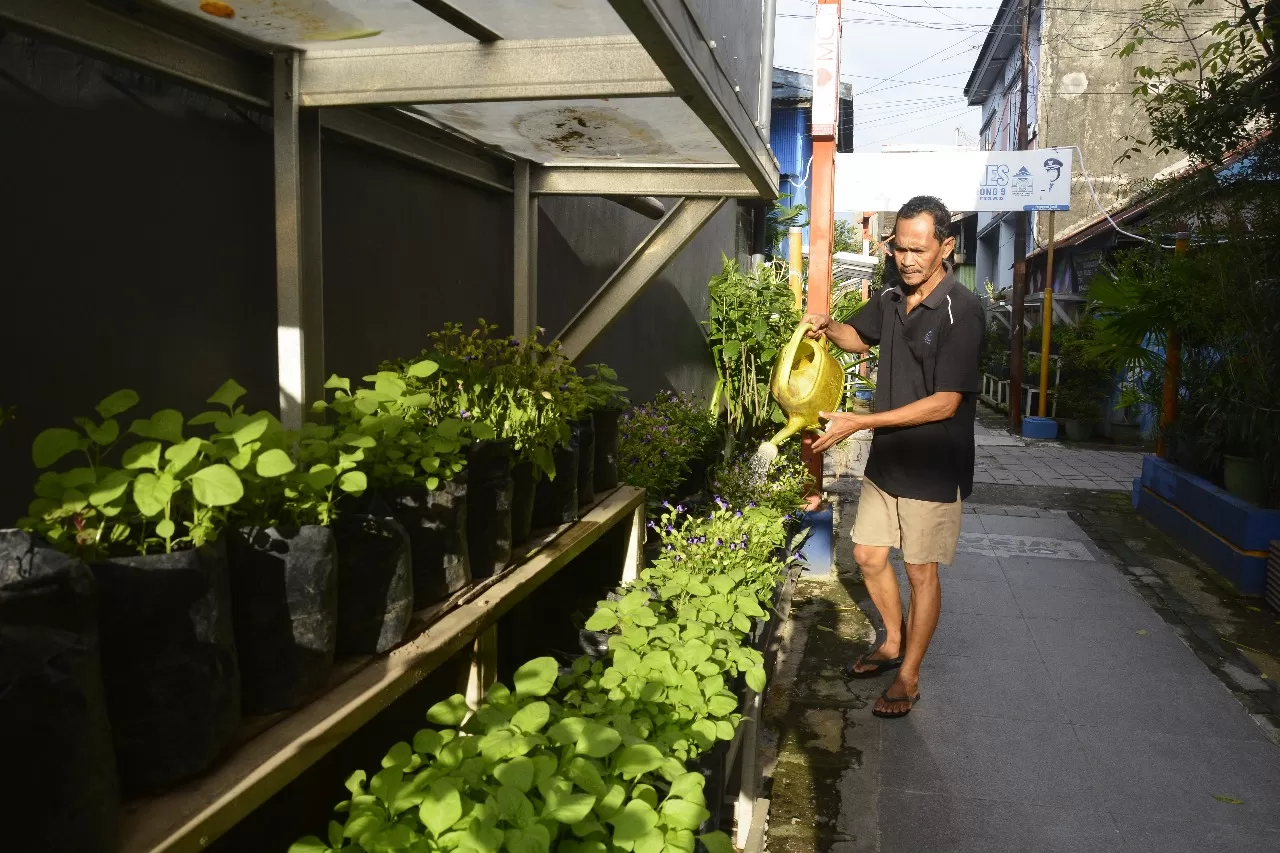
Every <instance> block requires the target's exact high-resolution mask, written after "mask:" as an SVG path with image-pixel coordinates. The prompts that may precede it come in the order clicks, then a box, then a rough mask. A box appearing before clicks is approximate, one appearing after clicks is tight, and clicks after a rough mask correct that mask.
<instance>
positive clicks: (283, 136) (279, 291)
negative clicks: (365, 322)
mask: <svg viewBox="0 0 1280 853" xmlns="http://www.w3.org/2000/svg"><path fill="white" fill-rule="evenodd" d="M297 59H298V55H297V54H296V53H294V52H293V51H282V52H280V53H278V54H276V56H275V60H274V62H275V86H274V96H273V100H274V113H273V119H272V129H273V132H274V135H273V138H274V145H275V201H276V210H275V212H276V352H277V366H278V371H279V377H280V383H279V384H280V422H281V423H282V424H283V425H284V427H285V428H286V429H297V428H299V427H301V426H302V421H303V419H304V418H305V417H306V413H307V412H308V411H309V410H310V408H311V403H312V402H314V401H315V400H318V399H320V397H321V395H322V394H323V385H324V293H323V267H324V263H323V253H322V251H321V242H320V241H321V236H320V235H321V225H322V223H321V218H320V116H319V113H317V112H316V111H315V110H305V111H304V110H301V109H299V106H298V77H299V75H298V61H297Z"/></svg>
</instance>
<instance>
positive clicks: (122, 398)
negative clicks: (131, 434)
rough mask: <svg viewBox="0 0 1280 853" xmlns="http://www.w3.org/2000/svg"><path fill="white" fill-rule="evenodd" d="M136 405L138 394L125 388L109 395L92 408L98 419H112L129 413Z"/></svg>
mask: <svg viewBox="0 0 1280 853" xmlns="http://www.w3.org/2000/svg"><path fill="white" fill-rule="evenodd" d="M136 405H138V393H137V392H136V391H131V390H129V389H128V388H125V389H123V390H120V391H117V392H115V393H114V394H111V395H110V396H108V397H107V398H106V399H105V400H103V401H102V402H101V403H99V404H98V405H96V406H94V407H93V408H94V410H95V411H97V413H98V415H99V417H102V418H114V417H115V416H116V415H119V414H122V413H124V412H127V411H129V410H130V409H132V408H133V407H134V406H136Z"/></svg>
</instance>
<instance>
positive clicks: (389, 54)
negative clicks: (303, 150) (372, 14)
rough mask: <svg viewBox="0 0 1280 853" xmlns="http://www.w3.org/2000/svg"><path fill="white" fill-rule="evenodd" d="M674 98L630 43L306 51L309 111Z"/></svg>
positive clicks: (618, 39)
mask: <svg viewBox="0 0 1280 853" xmlns="http://www.w3.org/2000/svg"><path fill="white" fill-rule="evenodd" d="M673 94H674V90H673V89H672V87H671V84H670V83H668V82H667V78H666V76H665V75H664V74H663V73H662V71H661V70H660V69H659V67H658V65H657V64H656V63H655V62H654V60H653V59H651V58H650V57H649V53H648V52H647V51H646V50H645V48H644V47H643V46H641V44H640V43H639V42H637V41H636V40H635V39H634V38H632V37H630V36H605V37H599V38H578V39H532V40H508V41H499V42H494V43H492V44H437V45H427V46H422V47H384V48H360V49H354V50H352V49H346V50H323V51H318V50H310V51H307V53H306V54H305V55H304V56H303V61H302V104H303V106H308V107H338V106H351V105H360V104H440V103H460V102H465V103H474V102H478V101H534V100H547V99H551V98H555V99H559V98H628V97H669V96H671V95H673Z"/></svg>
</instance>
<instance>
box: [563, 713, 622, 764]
mask: <svg viewBox="0 0 1280 853" xmlns="http://www.w3.org/2000/svg"><path fill="white" fill-rule="evenodd" d="M621 744H622V735H620V734H618V732H617V731H616V730H614V729H611V728H609V727H607V726H602V725H600V724H599V723H593V722H588V723H587V724H586V726H584V727H583V729H582V734H581V735H579V736H578V742H577V744H576V745H575V746H574V751H575V752H576V753H578V754H579V755H588V756H590V757H592V758H604V757H605V756H606V755H609V754H610V753H611V752H613V751H614V750H615V749H617V748H618V747H619V746H620V745H621Z"/></svg>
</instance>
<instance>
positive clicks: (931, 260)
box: [893, 213, 956, 287]
mask: <svg viewBox="0 0 1280 853" xmlns="http://www.w3.org/2000/svg"><path fill="white" fill-rule="evenodd" d="M955 245H956V240H955V238H954V237H948V238H947V239H945V240H943V241H941V242H939V241H938V236H937V235H936V234H934V232H933V217H932V216H930V215H929V214H927V213H922V214H920V215H919V216H916V217H913V218H911V219H901V218H899V219H898V221H897V224H896V225H895V226H894V230H893V261H894V263H895V264H897V265H898V273H899V274H900V275H901V276H902V282H903V284H905V285H907V286H908V287H918V286H919V285H922V284H924V283H925V282H926V281H928V280H929V279H931V278H932V277H933V276H934V274H935V273H937V272H938V270H939V269H940V268H941V267H942V261H943V260H944V259H945V258H946V257H947V256H948V255H950V254H951V250H952V249H954V248H955Z"/></svg>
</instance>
